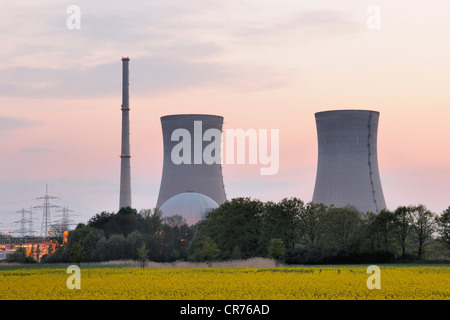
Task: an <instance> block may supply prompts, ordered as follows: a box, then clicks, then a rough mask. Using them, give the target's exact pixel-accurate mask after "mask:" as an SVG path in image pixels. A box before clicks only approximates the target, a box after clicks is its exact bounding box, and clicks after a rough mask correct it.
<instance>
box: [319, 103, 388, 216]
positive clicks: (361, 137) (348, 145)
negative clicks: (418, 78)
mask: <svg viewBox="0 0 450 320" xmlns="http://www.w3.org/2000/svg"><path fill="white" fill-rule="evenodd" d="M379 115H380V113H379V112H377V111H371V110H333V111H324V112H317V113H316V114H315V119H316V126H317V139H318V161H317V175H316V183H315V187H314V194H313V199H312V201H313V202H314V203H323V204H325V205H327V206H330V205H334V206H335V207H345V206H348V205H350V206H352V207H355V208H356V209H357V210H359V211H361V212H367V211H370V212H374V213H378V212H379V211H380V210H382V209H385V208H386V203H385V200H384V195H383V190H382V187H381V181H380V174H379V170H378V155H377V133H378V120H379Z"/></svg>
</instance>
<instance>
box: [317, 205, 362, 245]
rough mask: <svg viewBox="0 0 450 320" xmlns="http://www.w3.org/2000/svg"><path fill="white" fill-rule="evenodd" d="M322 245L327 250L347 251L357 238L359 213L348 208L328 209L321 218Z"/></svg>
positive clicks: (359, 220)
mask: <svg viewBox="0 0 450 320" xmlns="http://www.w3.org/2000/svg"><path fill="white" fill-rule="evenodd" d="M323 221H324V224H323V228H322V230H323V232H322V236H323V237H322V238H323V239H322V245H324V246H325V247H326V248H327V249H333V250H337V251H347V250H348V249H349V248H350V245H351V244H352V243H353V240H355V238H356V237H357V232H358V227H359V224H360V222H361V219H360V216H359V212H358V211H356V210H354V209H352V208H349V207H343V208H335V207H331V208H329V209H328V210H327V211H326V213H325V214H324V216H323Z"/></svg>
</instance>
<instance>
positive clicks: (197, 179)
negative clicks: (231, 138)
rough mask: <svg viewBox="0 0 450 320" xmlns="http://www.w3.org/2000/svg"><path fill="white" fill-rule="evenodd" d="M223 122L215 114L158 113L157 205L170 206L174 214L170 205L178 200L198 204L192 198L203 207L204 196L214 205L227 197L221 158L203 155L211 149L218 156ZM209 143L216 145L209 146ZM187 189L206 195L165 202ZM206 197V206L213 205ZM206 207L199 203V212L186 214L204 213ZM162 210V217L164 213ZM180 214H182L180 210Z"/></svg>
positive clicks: (171, 211)
mask: <svg viewBox="0 0 450 320" xmlns="http://www.w3.org/2000/svg"><path fill="white" fill-rule="evenodd" d="M222 125H223V117H220V116H214V115H205V114H189V115H188V114H180V115H169V116H163V117H161V126H162V133H163V145H164V159H163V171H162V178H161V187H160V190H159V196H158V201H157V204H156V207H157V208H160V209H161V210H162V209H164V208H166V210H167V209H168V208H171V209H170V214H171V215H172V214H175V212H174V209H173V208H177V207H180V203H183V206H188V207H190V208H197V207H199V204H198V203H197V204H194V203H193V202H201V203H202V204H201V205H200V207H202V206H205V199H206V198H208V199H209V200H212V201H213V202H215V203H216V205H214V207H216V206H218V205H220V204H222V203H224V202H225V201H226V196H225V188H224V185H223V178H222V165H221V163H220V161H216V162H214V163H211V161H210V159H209V158H210V157H209V158H208V159H206V158H205V157H204V155H210V154H211V152H212V155H213V156H217V157H218V159H219V160H220V140H221V139H220V138H221V134H222ZM211 129H212V130H211ZM212 145H215V146H216V147H217V146H218V147H217V148H215V150H212V149H214V148H212ZM180 158H182V159H183V161H181V160H180ZM216 159H217V158H216ZM188 192H190V193H195V194H200V195H204V196H206V198H202V197H198V196H193V195H194V194H188V195H187V196H185V197H182V198H179V199H178V198H177V199H175V200H174V199H172V201H170V202H169V203H168V204H167V205H166V206H164V204H165V203H166V202H167V201H169V200H170V199H171V198H172V197H175V196H177V195H179V194H184V193H188ZM180 199H182V200H183V201H180ZM209 200H207V201H206V202H207V203H208V204H207V206H208V207H210V206H212V204H211V202H210V201H209ZM191 202H192V203H191ZM173 203H175V204H176V205H173ZM169 204H170V205H169ZM205 208H206V207H205ZM205 208H203V207H202V209H201V211H202V212H198V213H193V212H190V213H189V215H190V216H200V215H204V214H205V212H204V211H205ZM190 210H191V211H192V209H190ZM162 211H163V217H164V216H165V215H166V214H165V213H164V210H162ZM180 211H182V210H180ZM168 214H169V212H168ZM179 214H180V215H182V212H180V213H179Z"/></svg>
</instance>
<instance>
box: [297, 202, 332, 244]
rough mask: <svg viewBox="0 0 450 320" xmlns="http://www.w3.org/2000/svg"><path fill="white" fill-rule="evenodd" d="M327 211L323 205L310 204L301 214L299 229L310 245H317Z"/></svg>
mask: <svg viewBox="0 0 450 320" xmlns="http://www.w3.org/2000/svg"><path fill="white" fill-rule="evenodd" d="M326 211H327V206H325V205H324V204H323V203H313V202H308V203H307V204H306V205H305V206H304V207H303V208H302V210H300V214H299V228H300V232H301V234H302V238H304V239H305V240H306V241H307V242H308V243H309V244H312V245H314V244H316V242H317V238H318V235H319V231H320V227H321V225H322V223H323V216H324V214H325V213H326Z"/></svg>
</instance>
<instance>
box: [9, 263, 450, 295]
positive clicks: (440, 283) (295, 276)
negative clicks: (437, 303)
mask: <svg viewBox="0 0 450 320" xmlns="http://www.w3.org/2000/svg"><path fill="white" fill-rule="evenodd" d="M366 271H367V266H307V267H303V266H300V267H278V268H268V267H267V268H171V269H170V268H168V269H150V268H146V269H138V268H117V267H107V268H105V267H102V268H95V267H88V268H84V267H83V266H81V268H80V285H81V288H80V289H68V286H67V280H68V278H69V277H70V276H71V274H68V273H66V269H65V267H61V268H25V267H24V268H19V269H14V270H12V269H8V268H3V269H0V299H1V300H10V299H14V300H21V299H23V300H59V299H77V300H79V299H84V300H93V299H95V300H103V299H108V300H116V299H126V300H130V299H140V300H142V299H154V300H183V299H190V300H200V299H207V300H216V299H221V300H229V299H235V300H304V299H308V300H311V299H314V300H324V299H331V300H337V299H346V300H354V299H374V300H378V299H382V300H399V299H401V300H406V299H422V300H423V299H427V300H429V299H439V300H443V299H446V300H449V299H450V267H448V266H439V265H432V266H380V284H381V288H380V289H371V290H370V289H368V287H367V284H366V283H367V279H368V278H369V277H370V276H371V274H368V273H367V272H366Z"/></svg>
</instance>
